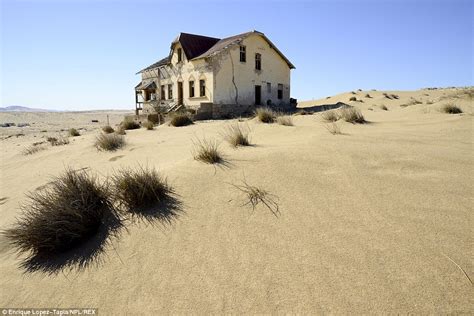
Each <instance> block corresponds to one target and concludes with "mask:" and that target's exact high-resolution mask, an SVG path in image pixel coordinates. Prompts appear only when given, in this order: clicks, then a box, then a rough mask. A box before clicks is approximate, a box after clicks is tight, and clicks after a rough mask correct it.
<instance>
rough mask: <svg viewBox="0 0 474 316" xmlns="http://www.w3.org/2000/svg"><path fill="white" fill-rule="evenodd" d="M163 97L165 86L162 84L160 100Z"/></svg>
mask: <svg viewBox="0 0 474 316" xmlns="http://www.w3.org/2000/svg"><path fill="white" fill-rule="evenodd" d="M164 99H165V86H164V85H162V86H161V100H164Z"/></svg>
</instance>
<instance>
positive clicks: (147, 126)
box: [143, 121, 155, 131]
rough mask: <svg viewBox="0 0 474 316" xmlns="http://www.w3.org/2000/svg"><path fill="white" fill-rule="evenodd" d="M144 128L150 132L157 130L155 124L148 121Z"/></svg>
mask: <svg viewBox="0 0 474 316" xmlns="http://www.w3.org/2000/svg"><path fill="white" fill-rule="evenodd" d="M143 126H145V128H146V129H147V130H149V131H151V130H154V129H155V124H153V122H151V121H146V123H145V124H143Z"/></svg>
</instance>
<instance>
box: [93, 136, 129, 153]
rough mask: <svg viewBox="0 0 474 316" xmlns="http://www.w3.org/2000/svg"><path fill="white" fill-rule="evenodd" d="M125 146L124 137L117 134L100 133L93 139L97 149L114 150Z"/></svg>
mask: <svg viewBox="0 0 474 316" xmlns="http://www.w3.org/2000/svg"><path fill="white" fill-rule="evenodd" d="M123 146H125V138H124V137H123V136H122V135H118V134H100V135H99V136H97V138H96V140H95V147H96V148H97V149H98V150H105V151H115V150H117V149H120V148H122V147H123Z"/></svg>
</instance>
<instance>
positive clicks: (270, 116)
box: [255, 107, 275, 123]
mask: <svg viewBox="0 0 474 316" xmlns="http://www.w3.org/2000/svg"><path fill="white" fill-rule="evenodd" d="M255 117H256V118H257V120H259V121H260V122H262V123H273V122H274V121H275V112H273V110H272V109H270V108H267V107H264V108H258V109H256V110H255Z"/></svg>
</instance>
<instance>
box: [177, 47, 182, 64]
mask: <svg viewBox="0 0 474 316" xmlns="http://www.w3.org/2000/svg"><path fill="white" fill-rule="evenodd" d="M181 60H182V50H181V48H178V63H179V62H181Z"/></svg>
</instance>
